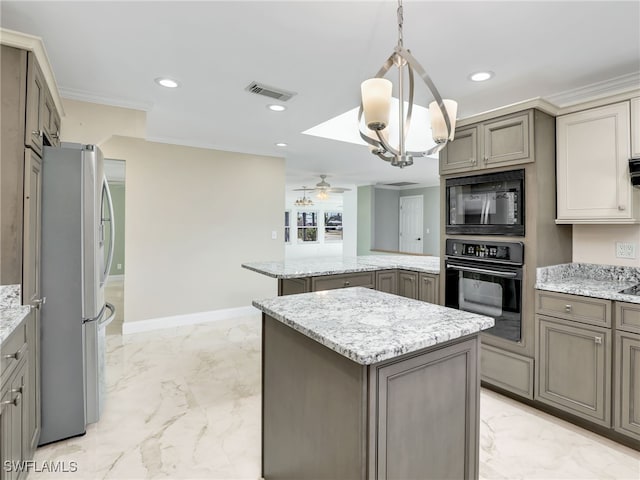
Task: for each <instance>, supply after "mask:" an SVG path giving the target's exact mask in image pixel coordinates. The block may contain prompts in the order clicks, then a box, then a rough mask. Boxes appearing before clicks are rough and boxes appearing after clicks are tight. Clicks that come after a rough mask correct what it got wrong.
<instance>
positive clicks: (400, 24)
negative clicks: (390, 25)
mask: <svg viewBox="0 0 640 480" xmlns="http://www.w3.org/2000/svg"><path fill="white" fill-rule="evenodd" d="M403 21H404V15H403V13H402V0H398V45H399V46H401V47H402V46H403V40H404V39H403V37H402V23H403Z"/></svg>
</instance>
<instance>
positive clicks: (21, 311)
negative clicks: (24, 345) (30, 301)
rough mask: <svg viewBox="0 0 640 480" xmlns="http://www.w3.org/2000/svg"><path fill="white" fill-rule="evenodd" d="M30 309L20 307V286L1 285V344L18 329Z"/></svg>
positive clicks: (26, 306)
mask: <svg viewBox="0 0 640 480" xmlns="http://www.w3.org/2000/svg"><path fill="white" fill-rule="evenodd" d="M30 308H31V307H29V305H25V306H22V305H20V285H0V343H2V342H4V341H5V339H6V338H7V337H8V336H9V335H11V333H13V331H14V330H15V329H16V328H18V325H20V322H22V320H24V317H26V316H27V314H28V313H29V310H30Z"/></svg>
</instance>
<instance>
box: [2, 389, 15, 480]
mask: <svg viewBox="0 0 640 480" xmlns="http://www.w3.org/2000/svg"><path fill="white" fill-rule="evenodd" d="M11 395H12V393H11V385H10V384H9V385H7V388H5V389H3V390H2V394H1V395H0V462H1V464H0V467H1V468H0V480H9V479H12V478H14V477H13V474H12V473H11V472H10V471H8V470H7V469H6V468H5V465H6V463H5V462H10V461H12V460H14V458H13V455H12V451H11V447H12V443H11V438H12V436H11V422H12V420H13V418H12V415H11V414H12V413H13V412H12V410H11V403H10V402H11V400H12V398H11Z"/></svg>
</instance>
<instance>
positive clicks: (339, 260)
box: [242, 255, 440, 279]
mask: <svg viewBox="0 0 640 480" xmlns="http://www.w3.org/2000/svg"><path fill="white" fill-rule="evenodd" d="M242 266H243V267H244V268H246V269H248V270H253V271H254V272H258V273H262V274H263V275H267V276H269V277H273V278H278V279H280V278H302V277H317V276H320V275H336V274H340V273H356V272H373V271H376V270H392V269H394V268H401V269H403V270H411V271H414V272H423V273H434V274H439V273H440V257H422V256H414V255H360V256H358V257H324V258H323V257H318V258H297V259H294V260H284V261H273V262H248V263H243V264H242Z"/></svg>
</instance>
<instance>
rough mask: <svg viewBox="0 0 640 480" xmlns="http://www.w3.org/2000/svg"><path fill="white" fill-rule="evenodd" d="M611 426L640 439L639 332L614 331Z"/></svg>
mask: <svg viewBox="0 0 640 480" xmlns="http://www.w3.org/2000/svg"><path fill="white" fill-rule="evenodd" d="M615 351H616V358H615V368H614V375H615V382H614V383H615V385H616V388H615V399H616V403H615V409H614V422H613V426H614V429H615V430H616V431H617V432H619V433H622V434H623V435H627V436H629V437H631V438H634V439H636V440H638V441H640V334H637V333H630V332H624V331H617V332H616V349H615Z"/></svg>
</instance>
